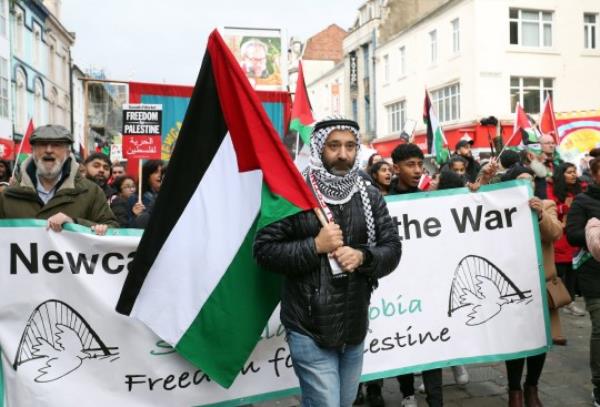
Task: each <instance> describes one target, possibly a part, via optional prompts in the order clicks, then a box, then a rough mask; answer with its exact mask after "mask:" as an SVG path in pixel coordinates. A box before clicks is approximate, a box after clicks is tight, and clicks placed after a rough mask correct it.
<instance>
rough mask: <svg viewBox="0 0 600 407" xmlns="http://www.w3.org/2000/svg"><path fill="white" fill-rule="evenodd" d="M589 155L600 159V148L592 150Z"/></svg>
mask: <svg viewBox="0 0 600 407" xmlns="http://www.w3.org/2000/svg"><path fill="white" fill-rule="evenodd" d="M589 154H590V156H592V157H594V158H598V157H600V147H596V148H592V149H591V150H590V153H589Z"/></svg>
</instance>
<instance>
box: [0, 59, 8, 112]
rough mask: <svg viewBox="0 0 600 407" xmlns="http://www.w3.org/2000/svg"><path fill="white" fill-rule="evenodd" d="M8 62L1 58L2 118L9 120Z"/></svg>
mask: <svg viewBox="0 0 600 407" xmlns="http://www.w3.org/2000/svg"><path fill="white" fill-rule="evenodd" d="M9 83H10V82H9V80H8V60H7V59H5V58H0V117H3V118H5V119H8V112H9V109H8V84H9Z"/></svg>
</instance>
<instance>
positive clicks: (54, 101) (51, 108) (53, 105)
mask: <svg viewBox="0 0 600 407" xmlns="http://www.w3.org/2000/svg"><path fill="white" fill-rule="evenodd" d="M57 105H58V91H57V90H56V88H55V87H52V89H51V90H50V96H49V97H48V122H49V124H58V106H57Z"/></svg>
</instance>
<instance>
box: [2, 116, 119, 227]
mask: <svg viewBox="0 0 600 407" xmlns="http://www.w3.org/2000/svg"><path fill="white" fill-rule="evenodd" d="M29 142H30V143H31V150H32V155H31V157H29V158H27V159H26V160H25V161H24V162H23V164H22V165H21V169H20V171H18V172H17V174H16V175H15V176H16V180H15V182H14V185H11V186H9V187H7V188H6V189H5V190H4V192H3V193H2V194H0V219H12V218H36V219H47V220H48V228H49V229H52V230H54V231H55V232H60V231H61V230H62V227H63V224H65V223H77V224H80V225H84V226H89V227H91V228H92V230H93V231H94V232H95V233H96V234H98V235H103V234H105V233H106V230H107V228H108V227H118V223H117V221H116V219H115V216H114V215H113V213H112V211H111V210H110V208H109V207H108V204H107V202H106V197H105V196H104V193H103V192H102V190H101V189H100V187H99V186H98V185H96V184H94V183H93V182H91V181H89V180H87V179H85V178H83V177H81V175H80V174H79V171H78V168H79V165H78V164H77V162H76V161H75V159H74V158H73V157H72V156H71V153H70V150H71V145H72V144H73V136H72V135H71V133H70V132H69V131H68V130H67V129H66V128H64V127H63V126H57V125H46V126H40V127H38V128H37V129H35V131H34V132H33V133H32V134H31V137H30V139H29Z"/></svg>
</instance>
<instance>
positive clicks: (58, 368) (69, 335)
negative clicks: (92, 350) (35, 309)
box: [33, 324, 90, 383]
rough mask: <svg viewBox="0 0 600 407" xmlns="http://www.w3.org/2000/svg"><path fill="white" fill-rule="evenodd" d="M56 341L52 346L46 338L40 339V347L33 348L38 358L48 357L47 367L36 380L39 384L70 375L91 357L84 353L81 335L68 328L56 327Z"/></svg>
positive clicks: (59, 325)
mask: <svg viewBox="0 0 600 407" xmlns="http://www.w3.org/2000/svg"><path fill="white" fill-rule="evenodd" d="M55 327H56V329H57V331H56V334H55V336H56V341H55V345H52V344H51V343H50V342H48V341H47V340H46V339H44V338H38V345H34V346H33V354H34V355H35V356H37V357H47V358H48V359H47V360H46V365H45V366H44V367H41V368H40V369H39V370H38V372H40V373H41V374H40V375H39V376H38V377H36V378H35V381H36V382H38V383H47V382H51V381H53V380H56V379H60V378H61V377H63V376H66V375H68V374H69V373H71V372H72V371H74V370H75V369H77V368H78V367H79V366H81V364H82V363H83V360H84V359H88V358H89V357H90V355H88V354H87V353H85V352H84V350H83V343H81V339H80V338H79V335H77V333H76V332H75V331H74V330H73V329H71V328H70V327H68V326H65V325H63V324H56V325H55Z"/></svg>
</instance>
